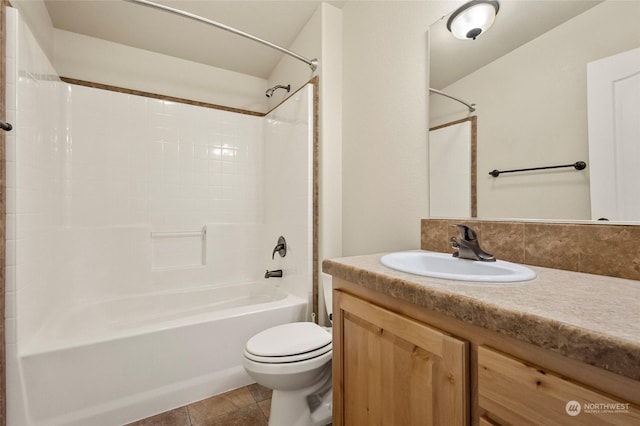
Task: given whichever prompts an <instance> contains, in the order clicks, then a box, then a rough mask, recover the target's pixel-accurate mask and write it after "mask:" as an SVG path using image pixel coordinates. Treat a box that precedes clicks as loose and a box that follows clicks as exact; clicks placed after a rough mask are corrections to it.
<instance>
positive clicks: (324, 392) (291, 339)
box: [243, 274, 333, 426]
mask: <svg viewBox="0 0 640 426" xmlns="http://www.w3.org/2000/svg"><path fill="white" fill-rule="evenodd" d="M322 275H323V277H322V280H323V283H322V284H323V288H324V295H325V302H326V306H327V312H328V313H329V318H331V306H332V305H331V276H329V275H325V274H322ZM331 357H332V344H331V329H330V328H326V327H321V326H319V325H317V324H315V323H313V322H295V323H290V324H283V325H279V326H276V327H272V328H269V329H267V330H264V331H262V332H260V333H258V334H256V335H255V336H253V337H252V338H251V339H249V341H248V342H247V344H246V346H245V350H244V363H243V365H244V368H245V370H247V373H249V375H250V376H251V377H252V378H253V379H254V380H255V381H256V382H257V383H259V384H261V385H262V386H265V387H268V388H270V389H273V395H272V396H271V414H270V416H269V426H325V425H328V424H330V423H331V414H332V398H333V393H332V388H331Z"/></svg>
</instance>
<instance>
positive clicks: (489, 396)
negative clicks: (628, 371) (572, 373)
mask: <svg viewBox="0 0 640 426" xmlns="http://www.w3.org/2000/svg"><path fill="white" fill-rule="evenodd" d="M478 395H479V404H480V407H481V408H482V409H484V410H486V411H487V414H485V416H488V417H490V418H492V419H494V420H495V419H501V420H500V421H494V423H493V424H505V425H542V424H544V425H566V424H568V423H573V424H579V425H581V426H582V425H585V426H586V425H594V426H595V425H620V426H622V425H629V426H631V425H638V424H640V411H638V409H637V408H636V407H634V406H632V405H631V404H629V403H628V402H627V401H621V400H620V399H617V398H612V397H611V396H609V395H606V394H605V393H602V392H599V391H597V390H595V389H590V388H589V387H586V386H583V385H581V384H579V383H576V382H574V381H572V380H568V379H566V378H564V377H562V376H561V375H559V374H558V373H555V372H553V371H549V370H547V369H545V368H543V367H540V366H537V365H533V364H530V363H528V362H525V361H523V360H521V359H518V358H514V357H512V356H509V355H507V354H503V353H500V352H498V351H495V350H493V349H491V348H487V347H480V348H478ZM585 404H587V405H585ZM588 404H591V405H588ZM583 407H584V408H583ZM583 410H588V411H589V412H588V413H581V411H583ZM587 414H588V415H587ZM485 420H486V417H485ZM489 424H492V423H489Z"/></svg>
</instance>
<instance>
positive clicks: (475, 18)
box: [447, 0, 500, 40]
mask: <svg viewBox="0 0 640 426" xmlns="http://www.w3.org/2000/svg"><path fill="white" fill-rule="evenodd" d="M498 10H500V4H499V3H498V2H497V1H494V0H472V1H470V2H468V3H465V4H463V5H462V6H460V7H459V8H458V9H456V11H455V12H453V13H452V14H451V16H450V17H449V20H448V21H447V29H448V30H449V31H451V34H453V36H454V37H456V38H459V39H462V40H468V39H473V40H475V39H476V37H478V36H479V35H480V34H482V33H484V32H485V31H487V30H488V29H489V27H491V25H492V24H493V21H494V20H495V19H496V15H497V14H498Z"/></svg>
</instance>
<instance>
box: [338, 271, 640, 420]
mask: <svg viewBox="0 0 640 426" xmlns="http://www.w3.org/2000/svg"><path fill="white" fill-rule="evenodd" d="M333 288H334V291H333V337H334V341H333V345H334V346H333V392H334V417H333V424H334V425H336V426H359V425H364V426H369V425H382V426H408V425H446V426H453V425H468V424H471V425H481V426H496V425H545V426H547V425H549V426H550V425H562V426H565V425H580V426H582V425H590V424H594V425H606V424H611V425H640V409H639V408H638V407H639V406H640V382H638V381H636V380H632V379H630V378H628V377H623V376H620V375H617V374H614V373H611V372H609V371H606V370H603V369H601V368H597V367H594V366H591V365H587V364H583V363H581V362H579V361H576V360H573V359H569V358H566V357H564V356H562V355H560V354H557V353H554V352H551V351H549V350H545V349H542V348H540V347H537V346H534V345H531V344H527V343H524V342H521V341H518V340H515V339H512V338H510V337H507V336H504V335H502V334H500V333H496V332H492V331H489V330H487V329H484V328H481V327H478V326H475V325H473V324H469V323H467V322H463V321H460V320H458V319H454V318H451V317H449V316H447V315H444V314H441V313H436V312H433V311H430V310H428V309H425V308H423V307H420V306H418V305H415V304H413V303H410V302H407V301H405V300H403V297H402V295H400V294H397V295H396V294H394V295H389V294H384V293H382V292H378V291H375V290H371V289H367V288H364V287H362V286H360V285H358V284H354V283H351V282H348V281H345V280H343V279H340V278H336V277H334V280H333ZM458 303H463V302H462V301H460V302H458ZM573 401H575V402H577V404H578V405H580V409H581V410H582V411H583V412H582V413H580V414H578V415H576V416H572V415H571V414H574V413H575V411H573V410H576V409H577V408H576V407H575V406H571V404H575V403H574V402H573ZM585 404H586V405H585ZM589 404H604V405H589ZM606 404H613V405H606ZM612 409H613V410H616V412H614V413H612V412H610V411H611V410H612ZM587 411H588V412H587ZM597 411H600V412H599V413H598V412H597Z"/></svg>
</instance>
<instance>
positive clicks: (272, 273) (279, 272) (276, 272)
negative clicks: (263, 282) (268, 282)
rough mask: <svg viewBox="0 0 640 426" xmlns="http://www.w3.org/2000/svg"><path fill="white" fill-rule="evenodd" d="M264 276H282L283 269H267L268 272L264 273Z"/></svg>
mask: <svg viewBox="0 0 640 426" xmlns="http://www.w3.org/2000/svg"><path fill="white" fill-rule="evenodd" d="M264 277H265V278H271V277H276V278H282V269H276V270H274V271H269V270H267V272H265V273H264Z"/></svg>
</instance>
